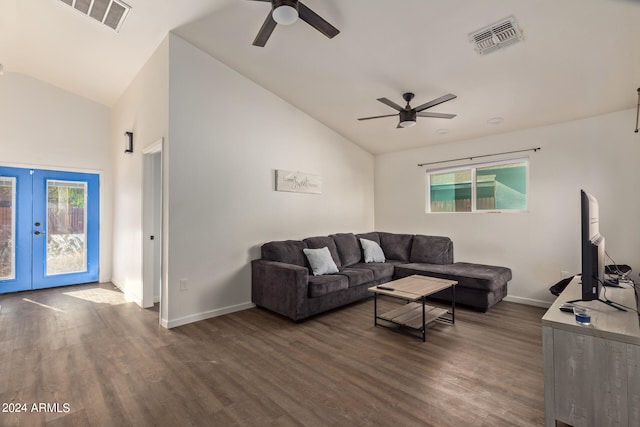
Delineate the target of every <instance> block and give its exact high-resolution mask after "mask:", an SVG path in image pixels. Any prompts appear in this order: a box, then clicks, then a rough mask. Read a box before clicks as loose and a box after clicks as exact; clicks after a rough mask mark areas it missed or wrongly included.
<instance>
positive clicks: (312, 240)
mask: <svg viewBox="0 0 640 427" xmlns="http://www.w3.org/2000/svg"><path fill="white" fill-rule="evenodd" d="M303 242H305V243H306V244H307V247H308V248H309V249H320V248H324V247H325V246H326V247H327V248H329V252H331V258H333V261H334V262H335V263H336V265H337V266H338V267H340V266H342V262H341V261H340V255H338V248H336V242H334V241H333V239H332V238H331V237H329V236H318V237H308V238H306V239H303Z"/></svg>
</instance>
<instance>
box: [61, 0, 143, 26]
mask: <svg viewBox="0 0 640 427" xmlns="http://www.w3.org/2000/svg"><path fill="white" fill-rule="evenodd" d="M60 1H61V2H63V3H66V4H68V5H69V6H71V7H72V8H74V9H75V10H77V11H78V12H81V13H82V14H83V15H87V16H90V17H92V18H93V19H95V20H96V21H99V22H101V23H103V24H104V25H106V26H107V27H109V28H111V29H113V30H115V31H120V28H121V27H122V23H123V22H124V18H126V17H127V14H128V13H129V10H130V9H131V6H129V5H127V4H126V3H124V2H122V1H120V0H60Z"/></svg>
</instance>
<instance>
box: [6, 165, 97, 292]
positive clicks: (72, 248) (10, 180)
mask: <svg viewBox="0 0 640 427" xmlns="http://www.w3.org/2000/svg"><path fill="white" fill-rule="evenodd" d="M99 221H100V177H99V175H97V174H87V173H75V172H61V171H50V170H39V169H22V168H10V167H0V293H4V292H15V291H24V290H29V289H42V288H50V287H53V286H63V285H74V284H78V283H88V282H95V281H97V280H98V262H99V227H100V224H99Z"/></svg>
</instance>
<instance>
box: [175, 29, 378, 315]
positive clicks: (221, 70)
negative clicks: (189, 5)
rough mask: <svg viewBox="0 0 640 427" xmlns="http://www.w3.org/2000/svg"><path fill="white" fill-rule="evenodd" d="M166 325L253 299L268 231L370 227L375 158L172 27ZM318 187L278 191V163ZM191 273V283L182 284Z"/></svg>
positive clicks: (297, 234) (271, 235)
mask: <svg viewBox="0 0 640 427" xmlns="http://www.w3.org/2000/svg"><path fill="white" fill-rule="evenodd" d="M170 45H171V46H170V125H169V140H170V143H169V144H168V158H169V173H168V176H169V216H168V221H169V241H170V243H169V255H168V263H169V264H168V287H169V289H168V294H169V299H170V302H169V318H170V320H169V325H168V326H177V325H179V324H183V323H187V322H191V321H195V320H199V319H202V318H206V317H211V316H215V315H219V314H224V313H226V312H230V311H234V310H238V309H243V308H246V307H250V306H251V269H250V261H251V259H253V258H258V257H259V256H260V251H259V247H260V245H261V244H263V243H265V242H267V241H270V240H280V239H300V238H304V237H308V236H312V235H326V234H330V233H336V232H349V231H352V232H362V231H367V230H372V229H373V224H374V217H373V166H374V160H373V156H372V155H371V154H369V153H367V152H365V151H363V150H362V149H360V148H359V147H357V146H356V145H354V144H353V143H351V142H349V141H348V140H346V139H345V138H343V137H341V136H340V135H338V134H336V133H335V132H333V131H332V130H330V129H328V128H327V127H326V126H324V125H322V124H321V123H319V122H317V121H315V120H314V119H312V118H310V117H309V116H307V115H306V114H304V113H302V112H300V111H299V110H297V109H296V108H295V107H293V106H291V105H290V104H288V103H286V102H285V101H283V100H282V99H280V98H278V97H276V96H275V95H273V94H272V93H270V92H268V91H267V90H265V89H263V88H261V87H260V86H258V85H256V84H255V83H253V82H252V81H250V80H248V79H247V78H245V77H243V76H242V75H240V74H238V73H236V72H235V71H233V70H231V69H230V68H228V67H227V66H226V65H224V64H222V63H221V62H219V61H217V60H216V59H214V58H212V57H210V56H208V55H207V54H205V53H204V52H202V51H200V50H198V49H197V48H195V47H194V46H192V45H190V44H188V43H187V42H185V41H184V40H182V39H181V38H179V37H177V36H175V35H170ZM275 169H286V170H294V171H301V172H306V173H313V174H318V175H321V176H322V178H323V194H322V195H311V194H297V193H285V192H276V191H274V170H275ZM181 279H185V280H187V287H188V290H187V291H179V281H180V280H181Z"/></svg>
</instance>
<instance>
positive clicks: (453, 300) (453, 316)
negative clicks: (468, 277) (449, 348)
mask: <svg viewBox="0 0 640 427" xmlns="http://www.w3.org/2000/svg"><path fill="white" fill-rule="evenodd" d="M451 323H456V287H455V285H454V286H452V287H451Z"/></svg>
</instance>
